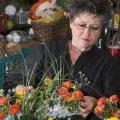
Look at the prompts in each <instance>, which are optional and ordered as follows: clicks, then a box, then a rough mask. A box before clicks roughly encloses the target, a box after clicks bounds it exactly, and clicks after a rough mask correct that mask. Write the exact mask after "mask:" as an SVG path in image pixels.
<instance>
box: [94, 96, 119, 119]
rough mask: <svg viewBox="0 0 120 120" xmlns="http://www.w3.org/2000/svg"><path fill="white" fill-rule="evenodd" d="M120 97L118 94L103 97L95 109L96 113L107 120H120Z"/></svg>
mask: <svg viewBox="0 0 120 120" xmlns="http://www.w3.org/2000/svg"><path fill="white" fill-rule="evenodd" d="M119 104H120V99H119V98H118V96H117V95H112V96H111V97H109V98H106V97H101V98H99V100H98V102H97V106H96V108H95V110H94V112H95V114H96V115H97V116H98V117H99V118H102V119H105V120H120V107H119Z"/></svg>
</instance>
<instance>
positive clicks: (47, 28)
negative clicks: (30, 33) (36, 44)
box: [32, 17, 71, 42]
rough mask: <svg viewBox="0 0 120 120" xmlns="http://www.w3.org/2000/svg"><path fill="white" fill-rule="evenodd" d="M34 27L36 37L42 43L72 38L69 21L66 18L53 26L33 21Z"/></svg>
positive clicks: (52, 24)
mask: <svg viewBox="0 0 120 120" xmlns="http://www.w3.org/2000/svg"><path fill="white" fill-rule="evenodd" d="M32 27H33V29H34V32H35V37H37V38H38V39H39V40H40V41H42V42H49V41H51V40H57V39H65V38H66V39H70V38H71V30H70V27H69V20H68V19H67V18H65V17H63V18H62V19H60V20H59V21H56V22H54V23H51V24H46V23H41V22H37V21H32Z"/></svg>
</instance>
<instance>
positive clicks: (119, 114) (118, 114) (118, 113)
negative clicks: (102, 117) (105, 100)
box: [112, 110, 120, 117]
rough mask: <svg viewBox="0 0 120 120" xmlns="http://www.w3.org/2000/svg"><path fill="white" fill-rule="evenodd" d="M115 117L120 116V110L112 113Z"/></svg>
mask: <svg viewBox="0 0 120 120" xmlns="http://www.w3.org/2000/svg"><path fill="white" fill-rule="evenodd" d="M112 116H113V117H120V110H118V111H117V112H115V113H113V114H112Z"/></svg>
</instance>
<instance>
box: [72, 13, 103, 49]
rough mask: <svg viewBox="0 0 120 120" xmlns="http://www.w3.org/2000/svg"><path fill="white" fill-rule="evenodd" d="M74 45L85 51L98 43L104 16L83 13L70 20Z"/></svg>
mask: <svg viewBox="0 0 120 120" xmlns="http://www.w3.org/2000/svg"><path fill="white" fill-rule="evenodd" d="M70 27H71V31H72V45H73V46H75V47H77V48H78V49H80V50H82V51H84V50H85V49H87V48H89V47H91V46H92V45H93V44H95V43H96V41H97V40H98V38H99V37H100V34H101V29H102V17H99V16H96V15H95V14H89V13H82V14H80V15H79V16H78V17H75V19H74V20H73V21H71V22H70Z"/></svg>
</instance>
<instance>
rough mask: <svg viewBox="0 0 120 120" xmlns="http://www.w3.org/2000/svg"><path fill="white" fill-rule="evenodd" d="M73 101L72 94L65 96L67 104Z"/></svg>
mask: <svg viewBox="0 0 120 120" xmlns="http://www.w3.org/2000/svg"><path fill="white" fill-rule="evenodd" d="M71 100H72V94H71V93H67V94H65V96H64V101H65V102H70V101H71Z"/></svg>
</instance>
